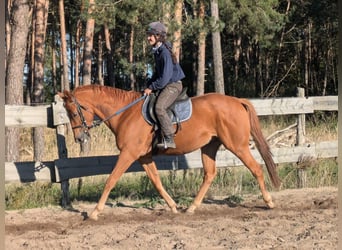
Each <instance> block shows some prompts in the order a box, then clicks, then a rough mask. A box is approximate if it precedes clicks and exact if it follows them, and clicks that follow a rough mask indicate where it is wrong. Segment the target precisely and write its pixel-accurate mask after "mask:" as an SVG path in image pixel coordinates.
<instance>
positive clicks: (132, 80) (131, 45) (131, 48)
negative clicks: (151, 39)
mask: <svg viewBox="0 0 342 250" xmlns="http://www.w3.org/2000/svg"><path fill="white" fill-rule="evenodd" d="M133 54H134V25H131V35H130V39H129V58H128V61H129V64H130V65H131V70H130V73H129V79H130V84H131V90H136V89H135V83H136V79H135V77H134V72H133V63H134V62H133Z"/></svg>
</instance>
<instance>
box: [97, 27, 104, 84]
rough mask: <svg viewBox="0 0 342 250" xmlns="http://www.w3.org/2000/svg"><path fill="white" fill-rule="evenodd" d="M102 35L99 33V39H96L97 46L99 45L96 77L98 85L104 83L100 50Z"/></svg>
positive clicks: (101, 52)
mask: <svg viewBox="0 0 342 250" xmlns="http://www.w3.org/2000/svg"><path fill="white" fill-rule="evenodd" d="M102 43H103V39H102V35H101V34H99V39H98V46H99V54H98V56H97V58H98V63H97V78H98V81H99V84H100V85H104V82H103V50H102Z"/></svg>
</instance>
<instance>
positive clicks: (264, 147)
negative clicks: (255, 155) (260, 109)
mask: <svg viewBox="0 0 342 250" xmlns="http://www.w3.org/2000/svg"><path fill="white" fill-rule="evenodd" d="M240 100H241V103H242V104H243V105H244V107H245V108H246V110H247V111H248V113H249V123H250V126H251V135H252V137H253V139H254V142H255V145H256V147H257V149H258V150H259V152H260V155H261V157H262V159H263V160H264V162H265V164H266V167H267V171H268V174H269V176H270V178H271V181H272V183H273V186H274V187H276V188H279V186H280V184H281V181H280V178H279V176H278V173H277V170H276V164H275V163H274V161H273V158H272V153H271V150H270V147H269V145H268V143H267V141H266V139H265V137H264V136H263V134H262V131H261V128H260V122H259V118H258V116H257V113H256V111H255V109H254V106H253V104H252V103H251V102H250V101H248V100H247V99H240Z"/></svg>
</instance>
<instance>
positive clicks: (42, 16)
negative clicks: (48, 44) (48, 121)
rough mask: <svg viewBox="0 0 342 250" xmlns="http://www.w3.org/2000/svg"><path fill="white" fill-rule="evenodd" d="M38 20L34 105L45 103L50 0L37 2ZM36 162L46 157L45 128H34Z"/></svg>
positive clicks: (35, 45)
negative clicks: (47, 27)
mask: <svg viewBox="0 0 342 250" xmlns="http://www.w3.org/2000/svg"><path fill="white" fill-rule="evenodd" d="M35 8H36V11H35V12H36V18H35V19H36V20H35V37H34V81H33V91H32V98H31V99H32V102H33V103H34V104H41V103H44V100H45V93H44V60H45V56H44V53H45V37H46V22H47V15H48V9H49V1H48V0H37V1H36V7H35ZM33 145H34V160H35V161H42V160H43V156H44V128H43V127H36V128H33Z"/></svg>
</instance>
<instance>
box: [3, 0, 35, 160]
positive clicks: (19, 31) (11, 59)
mask: <svg viewBox="0 0 342 250" xmlns="http://www.w3.org/2000/svg"><path fill="white" fill-rule="evenodd" d="M30 3H31V2H30V1H29V0H13V3H12V9H11V21H12V22H11V23H12V26H11V39H10V40H11V43H10V49H9V51H8V59H7V69H6V76H5V77H6V96H5V100H6V104H17V105H20V104H23V74H24V65H25V56H26V48H27V36H28V33H29V29H30V25H31V15H32V12H31V8H30ZM19 135H20V134H19V128H6V161H18V160H19V143H20V137H19Z"/></svg>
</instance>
